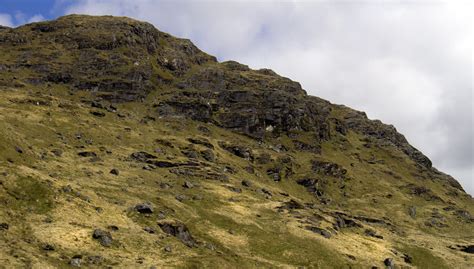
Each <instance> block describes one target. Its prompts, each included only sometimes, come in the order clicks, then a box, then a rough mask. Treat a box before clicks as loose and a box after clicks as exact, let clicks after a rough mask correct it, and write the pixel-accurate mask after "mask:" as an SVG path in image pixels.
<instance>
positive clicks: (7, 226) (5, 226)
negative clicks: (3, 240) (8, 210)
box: [0, 222, 10, 231]
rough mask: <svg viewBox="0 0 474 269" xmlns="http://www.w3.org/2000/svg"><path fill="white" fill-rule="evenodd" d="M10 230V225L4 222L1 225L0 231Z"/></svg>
mask: <svg viewBox="0 0 474 269" xmlns="http://www.w3.org/2000/svg"><path fill="white" fill-rule="evenodd" d="M9 228H10V225H8V223H5V222H2V223H0V231H6V230H8V229H9Z"/></svg>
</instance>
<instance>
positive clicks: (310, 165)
mask: <svg viewBox="0 0 474 269" xmlns="http://www.w3.org/2000/svg"><path fill="white" fill-rule="evenodd" d="M0 50H1V52H2V53H1V55H0V92H1V94H0V111H1V114H0V118H1V126H0V127H1V128H0V130H1V131H0V132H1V137H0V152H1V153H0V173H1V177H0V180H1V181H0V183H1V184H0V186H1V188H0V204H1V205H2V206H1V210H0V223H1V225H0V237H2V239H3V240H2V242H4V243H1V244H0V249H2V252H3V253H4V254H2V255H0V260H2V261H3V264H7V265H11V266H28V265H30V266H39V267H42V266H56V267H63V266H79V265H82V266H85V267H102V266H117V267H130V266H136V267H144V268H149V267H150V266H158V267H162V266H163V267H164V266H167V265H172V266H176V267H191V266H204V267H216V264H219V265H221V268H222V266H225V267H234V268H237V267H240V268H242V267H297V266H305V267H307V268H331V267H338V268H345V267H352V268H354V267H355V268H367V267H370V266H379V267H383V266H385V265H387V266H391V265H390V264H392V263H395V264H396V266H400V267H406V268H411V267H418V268H433V266H437V267H439V268H442V267H448V268H449V267H452V268H469V266H470V265H471V264H473V257H472V254H469V253H468V252H466V251H463V249H470V246H471V245H473V244H474V243H473V242H474V241H473V240H474V232H473V231H474V218H473V217H472V214H473V213H472V212H474V202H473V199H472V197H470V196H469V195H468V194H466V193H465V192H464V191H463V189H462V187H461V186H460V184H459V183H458V182H457V181H456V180H455V179H453V178H452V177H450V176H448V175H445V174H444V173H442V172H439V171H438V170H436V169H435V168H433V167H432V164H431V161H430V160H429V159H428V158H427V157H426V156H425V155H423V154H422V153H421V152H420V151H418V150H417V149H415V148H414V147H413V146H411V145H410V144H409V143H408V141H407V140H406V139H405V137H404V136H403V135H402V134H400V133H398V132H397V130H396V129H395V128H394V127H393V126H391V125H385V124H383V123H382V122H380V121H377V120H375V121H374V120H369V119H368V118H367V116H366V115H365V113H363V112H359V111H355V110H353V109H350V108H348V107H345V106H340V105H334V104H331V103H330V102H328V101H326V100H322V99H320V98H317V97H314V96H309V95H307V93H306V92H305V91H304V90H303V89H302V88H301V86H300V84H299V83H297V82H294V81H292V80H290V79H288V78H284V77H281V76H279V75H278V74H276V73H275V72H273V71H271V70H269V69H261V70H252V69H250V68H249V67H248V66H246V65H243V64H240V63H237V62H234V61H228V62H222V63H219V62H218V61H217V60H216V59H215V57H213V56H210V55H208V54H206V53H204V52H202V51H200V50H199V49H198V48H197V47H196V46H195V45H193V44H192V43H191V42H190V41H189V40H184V39H179V38H176V37H173V36H171V35H169V34H166V33H163V32H160V31H158V30H157V29H155V28H154V27H153V26H152V25H151V24H148V23H145V22H139V21H136V20H132V19H129V18H117V17H110V16H103V17H94V16H80V15H70V16H66V17H61V18H59V19H57V20H55V21H50V22H41V23H34V24H28V25H24V26H21V27H18V28H0ZM68 212H75V214H70V213H68ZM387 259H391V260H390V261H389V260H387ZM216 262H217V263H216Z"/></svg>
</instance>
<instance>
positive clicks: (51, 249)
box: [41, 244, 54, 251]
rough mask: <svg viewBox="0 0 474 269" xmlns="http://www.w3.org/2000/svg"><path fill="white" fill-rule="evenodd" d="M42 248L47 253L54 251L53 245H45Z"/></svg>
mask: <svg viewBox="0 0 474 269" xmlns="http://www.w3.org/2000/svg"><path fill="white" fill-rule="evenodd" d="M41 248H42V249H43V250H46V251H54V246H53V245H51V244H44V245H43V246H41Z"/></svg>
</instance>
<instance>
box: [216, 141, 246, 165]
mask: <svg viewBox="0 0 474 269" xmlns="http://www.w3.org/2000/svg"><path fill="white" fill-rule="evenodd" d="M219 146H220V147H221V148H223V149H225V150H226V151H228V152H230V153H232V154H234V155H235V156H237V157H240V158H244V159H246V160H253V154H252V150H251V149H249V148H247V147H243V146H239V145H231V144H229V143H225V142H222V141H220V142H219Z"/></svg>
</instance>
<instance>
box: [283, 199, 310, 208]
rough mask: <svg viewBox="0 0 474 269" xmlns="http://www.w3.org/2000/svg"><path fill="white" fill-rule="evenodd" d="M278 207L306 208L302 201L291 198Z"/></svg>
mask: <svg viewBox="0 0 474 269" xmlns="http://www.w3.org/2000/svg"><path fill="white" fill-rule="evenodd" d="M278 208H280V209H286V210H292V209H304V205H302V204H301V203H300V202H298V201H295V200H293V199H291V200H290V201H287V202H284V203H283V204H282V205H281V206H279V207H278Z"/></svg>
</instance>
